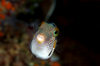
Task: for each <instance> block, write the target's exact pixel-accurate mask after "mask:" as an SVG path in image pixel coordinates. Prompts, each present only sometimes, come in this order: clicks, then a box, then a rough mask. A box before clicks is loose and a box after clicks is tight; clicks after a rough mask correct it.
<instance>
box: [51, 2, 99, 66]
mask: <svg viewBox="0 0 100 66" xmlns="http://www.w3.org/2000/svg"><path fill="white" fill-rule="evenodd" d="M99 12H100V1H99V0H96V1H95V0H92V1H91V0H80V2H79V1H75V0H57V6H56V9H55V12H54V14H53V16H52V17H51V19H50V20H51V21H52V20H55V23H56V24H57V25H58V27H59V29H60V34H61V35H60V41H59V42H58V44H60V46H61V45H64V46H66V47H65V48H64V47H63V51H62V53H61V56H62V57H63V59H65V56H66V57H67V55H68V54H67V53H72V55H74V56H75V55H77V52H78V51H79V52H78V53H79V54H78V55H79V56H78V57H81V58H84V60H83V59H81V60H79V61H82V65H79V66H96V65H99V64H100V62H99V60H98V59H99V58H100V57H99V55H100V52H99V51H100V48H99V47H100V46H99V44H100V31H99V30H100V23H99V22H100V14H99ZM55 17H56V18H55ZM69 38H70V39H69ZM74 41H75V42H74ZM76 41H77V42H76ZM68 42H69V43H68ZM71 42H74V44H75V46H77V47H75V48H74V49H73V50H71V49H69V47H68V46H70V45H71V44H72V43H71ZM78 42H79V43H78ZM81 46H82V47H84V48H82V47H81ZM71 47H72V46H71ZM60 50H61V49H60ZM63 54H64V55H63ZM70 55H71V54H70ZM68 57H69V56H68ZM68 57H67V59H66V60H68ZM64 64H65V65H68V66H74V65H76V66H78V65H77V64H74V63H71V64H70V63H67V61H66V63H64ZM84 64H85V65H84Z"/></svg>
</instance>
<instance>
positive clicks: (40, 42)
mask: <svg viewBox="0 0 100 66" xmlns="http://www.w3.org/2000/svg"><path fill="white" fill-rule="evenodd" d="M58 34H59V29H58V27H57V26H56V25H55V24H54V23H47V22H42V23H41V25H40V27H39V29H38V30H37V32H36V33H35V35H34V37H33V39H32V42H31V44H30V50H31V52H32V54H33V55H35V56H36V57H37V58H40V59H49V58H50V57H51V56H52V54H53V52H54V50H55V48H56V43H57V36H58Z"/></svg>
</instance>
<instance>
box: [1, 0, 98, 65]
mask: <svg viewBox="0 0 100 66" xmlns="http://www.w3.org/2000/svg"><path fill="white" fill-rule="evenodd" d="M99 12H100V1H99V0H80V2H79V1H75V0H0V66H100V60H99V59H100V51H99V50H100V48H99V44H100V35H99V34H100V31H99V30H100V23H99V22H100V20H99V17H100V14H99ZM42 21H47V22H54V23H55V24H56V25H57V26H58V28H59V30H60V34H59V36H58V38H57V39H58V43H57V46H56V49H55V52H54V54H53V56H52V57H51V58H50V59H48V60H41V59H37V58H36V57H34V55H32V53H31V52H30V50H29V45H30V42H31V40H32V38H33V36H34V33H35V32H36V30H37V29H38V27H39V24H41V22H42Z"/></svg>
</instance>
